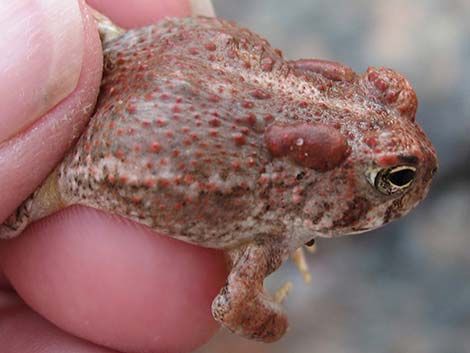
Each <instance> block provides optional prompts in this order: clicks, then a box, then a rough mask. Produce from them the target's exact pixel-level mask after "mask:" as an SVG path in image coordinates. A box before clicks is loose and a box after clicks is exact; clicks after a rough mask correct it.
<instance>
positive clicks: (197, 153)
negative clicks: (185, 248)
mask: <svg viewBox="0 0 470 353" xmlns="http://www.w3.org/2000/svg"><path fill="white" fill-rule="evenodd" d="M103 45H104V56H105V59H104V68H105V72H104V76H103V82H102V87H101V93H100V97H99V100H98V103H97V107H96V112H95V114H94V116H93V117H92V118H91V120H90V123H89V125H88V127H87V128H86V130H85V132H84V133H83V135H82V136H81V138H80V140H79V142H78V143H77V145H76V146H75V147H74V148H73V149H72V150H71V151H70V152H69V153H68V154H67V156H66V157H65V159H64V160H63V161H62V163H61V164H60V165H59V166H57V167H56V169H55V170H54V171H53V172H52V173H51V175H50V176H49V177H48V178H47V180H46V181H45V182H44V183H43V185H42V186H41V187H40V188H39V189H38V190H37V191H36V192H35V193H34V194H33V195H31V196H30V198H28V199H27V200H26V201H25V202H24V203H23V204H22V205H21V206H20V207H19V208H18V210H17V211H16V212H15V213H14V214H13V215H12V216H10V218H9V219H7V220H6V221H5V223H4V224H3V225H1V226H0V237H2V238H8V237H13V236H16V235H18V234H20V233H21V231H22V230H23V229H24V228H25V227H26V226H27V224H29V223H30V222H32V221H34V220H37V219H40V218H42V217H45V216H47V215H49V214H51V213H53V212H55V211H57V210H59V209H62V208H64V207H67V206H70V205H73V204H81V205H85V206H89V207H95V208H98V209H101V210H104V211H107V212H111V213H115V214H118V215H121V216H124V217H127V218H130V219H132V220H134V221H136V222H139V223H142V224H145V225H147V226H148V227H150V228H152V229H154V230H155V231H157V232H160V233H165V234H167V235H169V236H171V237H174V238H177V239H181V240H183V241H186V242H190V243H194V244H198V245H201V246H207V247H213V248H219V249H225V250H226V251H227V254H228V255H229V258H230V263H231V266H232V270H231V273H230V275H229V277H228V279H227V283H226V285H225V287H224V288H223V289H222V290H221V291H220V293H219V295H218V296H217V297H216V298H215V300H214V302H213V305H212V311H213V314H214V317H215V318H216V319H217V320H218V321H220V322H221V323H222V324H223V325H224V326H225V327H227V328H229V329H230V330H232V331H234V332H236V333H238V334H240V335H243V336H245V337H249V338H254V339H258V340H263V341H274V340H277V339H279V338H280V337H281V336H282V335H283V334H284V332H285V330H286V328H287V320H286V316H285V314H284V313H283V311H282V308H281V306H280V304H278V303H276V302H275V301H274V300H273V299H272V297H270V296H269V294H268V293H266V292H265V290H264V288H263V280H264V278H265V277H266V276H268V275H269V274H270V273H271V272H273V271H275V270H276V269H277V268H278V267H279V266H280V265H281V264H282V263H283V262H284V260H285V259H286V258H287V257H288V255H289V254H291V253H292V252H293V251H294V250H295V249H297V248H298V247H300V246H302V244H304V243H306V242H309V241H310V240H311V239H313V238H315V237H317V236H321V237H332V236H339V235H345V234H353V233H359V232H364V231H367V230H370V229H374V228H377V227H379V226H381V225H383V224H385V223H387V222H389V221H392V220H394V219H397V218H399V217H401V216H403V215H405V214H406V213H408V212H409V211H410V210H411V209H412V208H414V207H415V206H416V205H417V204H418V203H419V202H420V201H421V200H422V199H423V198H424V196H425V195H426V193H427V191H428V189H429V186H430V183H431V179H432V177H433V174H434V172H435V171H436V168H437V158H436V153H435V151H434V148H433V146H432V145H431V143H430V142H429V140H428V138H427V137H426V136H425V134H424V133H423V131H422V130H421V128H420V127H419V126H418V125H417V124H416V122H415V113H416V108H417V99H416V95H415V92H414V91H413V89H412V87H411V86H410V84H409V83H408V81H407V80H406V79H405V78H404V77H403V76H401V75H400V74H398V73H397V72H395V71H392V70H390V69H385V68H369V69H367V71H366V72H365V73H363V74H356V73H354V72H353V71H352V70H351V69H350V68H348V67H346V66H344V65H341V64H339V63H333V62H327V61H321V60H314V59H311V60H310V59H307V60H305V59H304V60H296V61H288V60H285V59H284V58H283V57H282V54H281V52H280V51H279V50H277V49H273V48H272V47H271V46H270V45H269V43H268V42H267V41H266V40H265V39H263V38H261V37H259V36H258V35H256V34H253V33H251V32H250V31H248V30H246V29H243V28H240V27H238V26H237V25H235V24H233V23H230V22H227V21H225V20H221V19H215V18H202V17H200V18H185V19H170V20H166V21H163V22H160V23H158V24H155V25H151V26H149V27H145V28H141V29H136V30H130V31H127V32H125V33H124V34H123V35H122V36H118V37H117V38H113V39H109V38H108V39H107V40H105V42H104V44H103Z"/></svg>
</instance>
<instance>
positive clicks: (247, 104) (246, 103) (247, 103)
mask: <svg viewBox="0 0 470 353" xmlns="http://www.w3.org/2000/svg"><path fill="white" fill-rule="evenodd" d="M254 106H255V105H254V103H253V102H250V101H243V102H242V107H243V108H246V109H250V108H253V107H254Z"/></svg>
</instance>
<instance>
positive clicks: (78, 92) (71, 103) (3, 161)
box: [0, 0, 102, 222]
mask: <svg viewBox="0 0 470 353" xmlns="http://www.w3.org/2000/svg"><path fill="white" fill-rule="evenodd" d="M72 3H74V2H73V1H62V0H57V1H52V0H51V1H39V2H34V1H32V2H31V1H29V2H16V1H11V2H2V8H4V9H5V8H6V7H8V6H10V10H9V11H8V14H6V12H5V13H3V14H2V16H7V15H10V16H11V17H12V18H11V20H10V21H7V24H11V25H13V24H15V23H16V22H19V23H20V24H19V25H18V26H19V29H18V28H16V29H13V30H12V31H13V32H15V33H16V32H18V33H17V34H13V35H12V34H9V35H8V36H5V37H4V33H5V32H8V31H7V30H6V29H5V30H2V37H1V38H2V39H1V40H0V42H1V43H2V44H1V46H2V48H1V49H3V50H4V51H3V53H8V54H9V55H2V56H1V57H0V72H1V73H2V75H5V79H4V77H3V76H2V79H1V80H0V97H2V98H1V99H2V102H1V104H0V127H1V128H0V135H1V136H3V143H2V142H0V166H1V168H0V185H1V188H0V200H2V202H1V203H0V222H2V221H3V220H4V219H5V218H6V217H7V216H8V215H9V214H10V213H11V212H12V211H13V210H14V209H15V208H16V207H17V206H18V204H19V203H21V201H22V200H24V199H25V198H26V197H27V196H28V195H29V194H30V193H31V192H33V191H34V189H35V188H36V187H37V186H38V185H39V184H40V182H41V181H42V180H43V179H44V178H45V177H46V176H47V174H48V173H49V172H50V171H51V169H52V168H53V167H54V166H55V165H56V164H57V163H58V161H59V160H60V159H61V158H62V157H63V155H64V153H65V151H66V150H67V149H69V148H70V146H71V145H72V143H73V142H74V141H75V140H76V138H77V137H78V136H79V134H80V133H81V131H82V129H83V128H84V126H85V124H86V123H87V120H88V118H89V116H90V114H91V112H92V110H93V107H94V103H95V100H96V97H97V94H98V89H99V85H100V80H101V66H102V56H101V44H100V41H99V36H98V34H97V32H96V28H95V26H94V22H93V20H92V18H91V17H90V16H89V15H88V11H87V9H86V8H85V5H84V3H83V1H82V0H80V1H79V2H78V4H79V8H78V11H79V14H78V15H77V13H75V12H74V11H75V10H74V9H73V6H72V5H70V4H72ZM6 4H8V5H6ZM18 4H19V5H18ZM22 4H29V5H30V6H31V9H29V8H27V7H26V5H24V6H25V8H24V9H23V8H22V6H23V5H22ZM33 4H34V5H33ZM38 4H48V5H49V6H44V7H40V8H39V5H38ZM63 4H68V5H67V6H69V7H67V6H66V8H65V9H63V11H61V10H57V9H62V8H63V6H62V5H63ZM52 6H57V9H55V8H53V7H52ZM12 9H13V10H18V11H16V12H15V11H13V10H12ZM29 10H30V11H32V12H34V16H33V15H31V16H29V17H28V16H27V14H26V12H27V11H29ZM53 15H54V16H53ZM61 16H63V17H64V18H63V21H59V22H57V23H55V24H53V25H49V24H48V21H52V22H54V21H55V20H54V19H55V18H56V17H61ZM77 16H78V17H79V19H78V20H77V19H76V17H77ZM68 17H72V19H71V21H70V26H72V27H74V26H75V27H78V29H77V28H75V29H74V30H72V33H71V34H70V33H69V30H68V29H67V26H68V24H69V22H68ZM15 21H16V22H15ZM0 23H2V21H0ZM3 25H4V24H2V26H3ZM21 26H25V30H24V32H25V33H24V34H22V30H21V28H22V27H21ZM61 26H64V28H61ZM12 36H13V37H15V36H18V37H19V38H18V39H17V41H15V40H14V39H15V38H13V39H12ZM4 38H9V39H8V40H4ZM74 39H75V40H76V41H77V42H80V43H81V44H70V43H69V42H70V41H73V40H74ZM43 43H44V44H43ZM52 52H53V53H52ZM10 54H11V55H10ZM74 56H77V57H78V58H81V59H79V60H78V59H77V60H74V59H73V57H74ZM69 61H70V62H71V64H70V67H68V65H69ZM61 68H62V70H61ZM77 74H78V80H77V78H76V75H77ZM69 75H70V77H72V79H68V78H66V77H68V76H69ZM62 81H64V83H62ZM70 92H72V93H70ZM65 96H66V97H65ZM64 97H65V98H64ZM58 101H60V102H59V103H58V104H56V103H57V102H58ZM53 105H55V106H54V107H52V106H53ZM48 109H49V110H48ZM46 110H48V112H47V113H46V114H45V115H43V116H41V114H43V113H44V111H46ZM12 135H14V136H13V137H11V136H12Z"/></svg>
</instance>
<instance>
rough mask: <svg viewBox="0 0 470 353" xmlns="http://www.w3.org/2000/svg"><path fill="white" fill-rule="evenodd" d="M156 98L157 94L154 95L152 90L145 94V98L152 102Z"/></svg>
mask: <svg viewBox="0 0 470 353" xmlns="http://www.w3.org/2000/svg"><path fill="white" fill-rule="evenodd" d="M154 99H155V96H154V95H153V93H152V92H148V93H146V94H145V95H144V100H145V101H147V102H150V101H152V100H154Z"/></svg>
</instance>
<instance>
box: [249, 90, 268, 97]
mask: <svg viewBox="0 0 470 353" xmlns="http://www.w3.org/2000/svg"><path fill="white" fill-rule="evenodd" d="M250 96H252V97H253V98H256V99H269V98H271V94H270V93H269V92H266V91H263V90H260V89H255V90H253V91H251V92H250Z"/></svg>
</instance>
